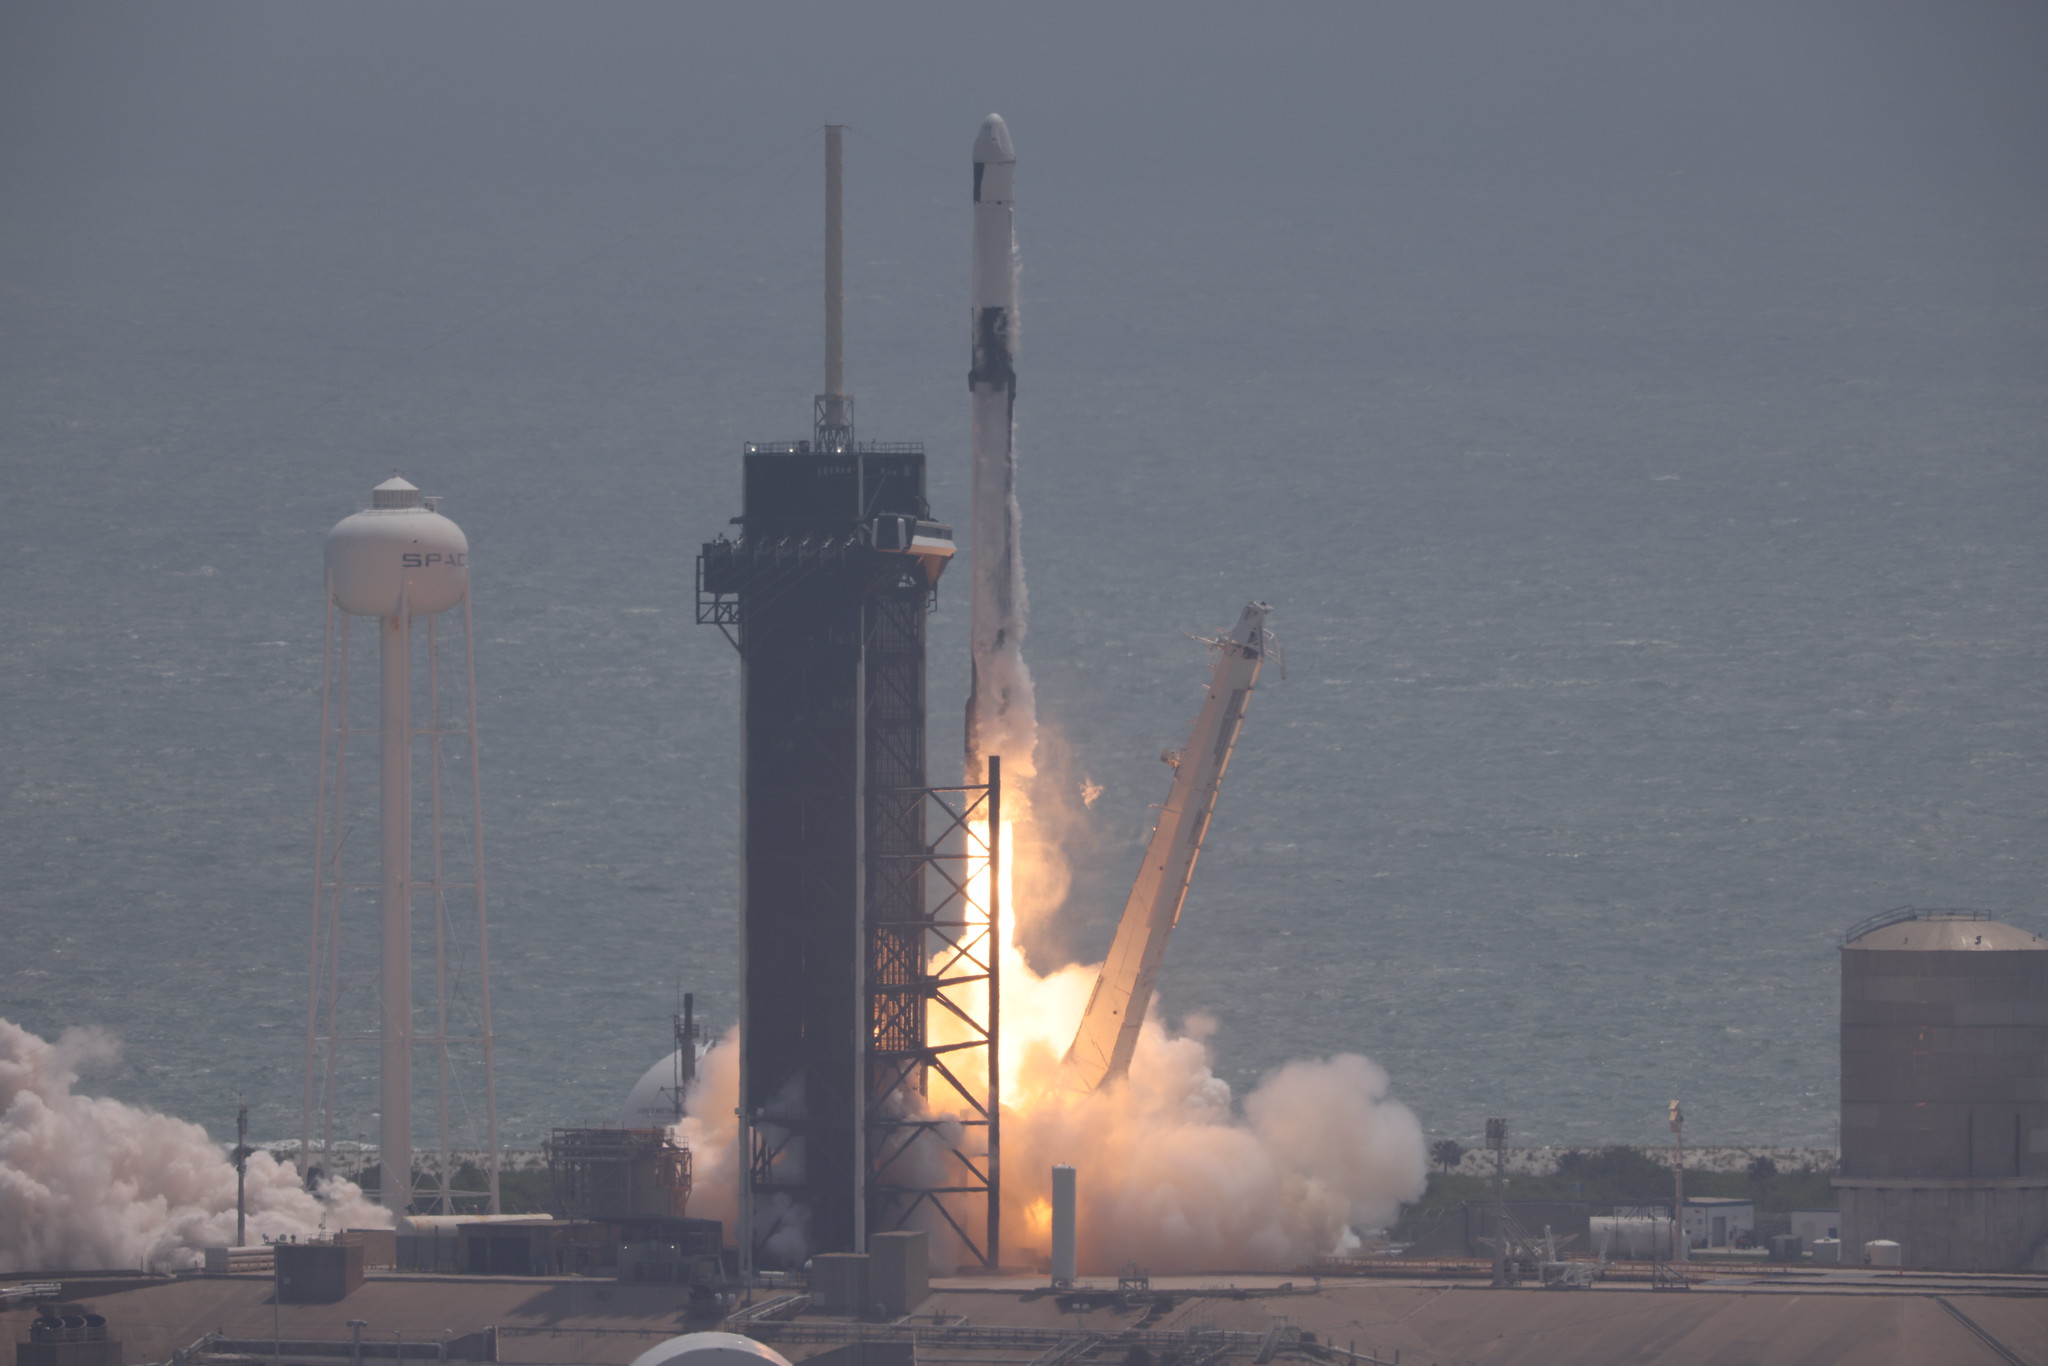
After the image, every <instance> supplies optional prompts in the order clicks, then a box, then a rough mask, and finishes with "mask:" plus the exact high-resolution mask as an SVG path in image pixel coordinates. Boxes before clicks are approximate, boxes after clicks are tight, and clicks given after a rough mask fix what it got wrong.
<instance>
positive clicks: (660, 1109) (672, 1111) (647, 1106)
mask: <svg viewBox="0 0 2048 1366" xmlns="http://www.w3.org/2000/svg"><path fill="white" fill-rule="evenodd" d="M694 1047H695V1048H696V1051H697V1061H698V1062H699V1063H702V1062H703V1061H704V1055H705V1054H706V1053H707V1052H709V1051H710V1047H709V1045H707V1044H701V1043H700V1044H696V1045H694ZM680 1061H681V1058H680V1057H679V1056H678V1055H677V1054H675V1053H671V1054H669V1055H668V1056H667V1057H665V1058H663V1059H662V1060H661V1061H660V1062H658V1063H656V1064H654V1066H652V1067H650V1068H648V1069H647V1070H646V1071H645V1072H642V1073H641V1074H640V1080H639V1081H637V1082H634V1083H633V1089H632V1091H631V1092H629V1093H628V1094H627V1096H626V1103H625V1104H624V1105H623V1106H621V1107H620V1109H619V1127H620V1128H621V1129H666V1128H668V1127H669V1126H670V1125H671V1124H674V1123H675V1122H676V1120H677V1119H678V1118H680V1116H678V1115H677V1113H676V1111H677V1110H678V1109H679V1108H680V1107H679V1106H678V1105H677V1104H676V1073H677V1071H678V1067H677V1064H678V1063H679V1062H680ZM685 1089H687V1087H686V1088H685Z"/></svg>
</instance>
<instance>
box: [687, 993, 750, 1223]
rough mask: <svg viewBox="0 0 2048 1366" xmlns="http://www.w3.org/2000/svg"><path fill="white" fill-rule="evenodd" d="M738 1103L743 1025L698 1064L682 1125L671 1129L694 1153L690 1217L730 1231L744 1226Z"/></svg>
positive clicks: (691, 1174)
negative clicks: (721, 1224) (708, 1221)
mask: <svg viewBox="0 0 2048 1366" xmlns="http://www.w3.org/2000/svg"><path fill="white" fill-rule="evenodd" d="M739 1105H740V1027H739V1026H738V1025H734V1026H733V1027H732V1028H730V1029H728V1030H726V1031H725V1037H724V1038H723V1039H721V1040H719V1043H718V1047H716V1048H713V1049H711V1050H709V1051H708V1052H706V1053H705V1054H704V1056H703V1057H701V1058H699V1059H698V1060H697V1076H696V1079H695V1080H693V1081H692V1082H691V1083H690V1089H689V1091H688V1092H686V1093H685V1094H684V1096H683V1108H684V1114H683V1118H682V1122H681V1123H679V1124H677V1125H675V1126H674V1128H673V1130H672V1131H671V1132H673V1133H674V1134H675V1136H676V1139H677V1141H678V1142H680V1143H682V1144H683V1146H685V1147H687V1148H688V1149H689V1150H690V1217H691V1218H692V1219H716V1220H718V1221H719V1222H721V1223H723V1224H724V1225H725V1226H726V1227H727V1228H728V1229H736V1228H738V1227H739V1226H740V1225H739V1221H740V1204H739V1172H740V1152H739V1141H740V1121H739Z"/></svg>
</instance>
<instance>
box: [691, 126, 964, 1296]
mask: <svg viewBox="0 0 2048 1366" xmlns="http://www.w3.org/2000/svg"><path fill="white" fill-rule="evenodd" d="M840 131H841V130H840V129H838V128H832V127H828V128H827V129H826V142H825V147H826V210H825V318H826V329H825V336H826V344H825V358H826V363H825V376H826V382H825V388H826V392H825V393H824V394H821V395H819V396H818V397H817V400H816V404H815V408H814V420H813V428H812V436H811V439H810V440H809V441H797V442H783V443H761V444H749V445H748V446H746V447H745V450H744V456H743V462H744V470H743V480H742V482H743V494H742V506H741V512H740V515H739V516H738V517H736V518H734V519H733V522H734V523H735V524H736V525H737V527H738V529H739V530H738V534H737V535H736V536H734V535H728V536H721V537H719V538H718V539H716V540H714V541H711V542H709V543H708V544H706V545H705V546H704V547H703V552H702V553H701V555H699V557H698V560H697V620H698V621H699V622H700V623H704V624H708V625H715V626H717V627H718V628H719V629H720V630H722V631H723V632H724V633H725V635H726V637H727V638H728V639H729V640H731V641H732V643H733V645H734V646H735V647H736V648H737V649H738V650H739V653H740V674H741V681H740V690H741V699H742V700H741V707H742V721H741V731H742V739H741V746H742V751H743V759H742V767H743V785H744V793H743V797H742V805H743V816H742V820H743V836H742V840H743V844H744V852H743V858H744V861H745V874H744V875H745V884H746V885H745V899H744V906H743V910H742V930H741V937H742V946H743V947H742V955H743V959H742V965H741V975H742V980H741V993H742V1001H741V1007H740V1015H741V1023H740V1116H739V1118H740V1142H741V1149H742V1152H743V1154H744V1158H745V1163H746V1170H745V1171H744V1172H743V1173H742V1175H741V1188H740V1228H739V1230H738V1235H739V1244H740V1252H741V1259H742V1264H743V1265H744V1266H747V1267H750V1268H751V1267H754V1266H783V1267H796V1266H801V1265H802V1264H803V1262H804V1261H805V1260H806V1259H807V1258H809V1257H811V1256H813V1255H816V1254H818V1253H821V1252H858V1251H865V1250H866V1241H867V1237H868V1235H870V1234H872V1233H881V1232H887V1231H891V1230H894V1229H897V1228H902V1227H905V1226H906V1225H908V1224H912V1223H922V1224H923V1225H925V1226H927V1227H931V1226H934V1225H937V1226H940V1227H950V1229H951V1230H952V1231H953V1233H954V1234H956V1235H957V1236H958V1238H959V1240H960V1243H961V1244H962V1249H963V1251H964V1253H965V1255H966V1256H967V1257H969V1258H970V1259H972V1260H976V1261H980V1262H982V1263H983V1264H985V1265H988V1266H991V1267H992V1266H994V1265H995V1263H996V1258H997V1251H998V1247H999V1242H1000V1215H999V1203H1000V1199H1001V1181H1000V1152H1001V1118H1000V1110H999V1107H998V1105H997V1103H996V1097H997V1096H998V1095H999V1094H1000V1089H999V1081H1000V1078H999V1068H998V1059H999V1057H1000V1050H999V1048H998V1042H999V1041H998V1038H997V1030H996V1017H997V1013H998V1011H997V1004H998V1002H999V1001H1000V986H1001V983H1000V970H1001V952H1000V949H999V935H998V933H997V931H996V929H995V926H997V925H998V924H999V923H1000V909H999V906H998V904H997V903H998V897H997V894H996V893H995V892H994V891H993V889H994V888H997V887H999V886H1000V876H999V872H1000V869H999V864H1000V851H999V849H998V848H997V845H998V844H999V841H998V840H995V839H993V838H992V837H991V836H990V835H989V833H988V832H990V831H996V830H1000V829H1001V765H1000V762H999V761H992V762H991V765H990V776H989V780H988V783H987V784H986V785H985V786H980V787H956V788H933V787H930V786H928V785H927V783H926V773H925V621H926V617H927V615H928V613H929V611H930V609H931V606H932V603H933V601H934V594H935V592H936V589H937V585H938V580H939V575H940V574H941V572H942V571H943V570H944V568H945V566H946V563H947V562H948V560H949V559H950V558H951V556H952V554H953V532H952V528H951V527H949V526H945V525H942V524H940V523H937V522H934V521H932V520H931V509H930V506H929V505H928V504H927V502H926V499H925V457H924V448H923V447H922V446H919V445H914V444H910V443H894V442H859V441H856V440H855V439H854V429H853V399H852V397H851V396H850V395H849V394H847V393H846V391H845V385H844V361H843V346H842V340H841V319H842V311H843V310H842V304H843V289H842V285H841V279H842V263H843V257H842V253H841V245H840V218H841V214H840V203H841V195H840V186H841V173H840V166H841V159H840V148H841V141H840ZM983 869H986V870H987V874H988V875H987V877H986V878H985V879H982V880H980V881H977V878H976V875H977V874H978V873H979V872H980V871H981V870H983ZM977 1003H979V1009H977ZM939 1016H943V1017H944V1018H945V1020H946V1022H947V1023H946V1025H945V1027H944V1028H943V1029H941V1030H938V1031H934V1030H932V1029H930V1028H928V1026H929V1025H930V1023H931V1022H932V1020H933V1019H934V1018H936V1017H939ZM935 1034H936V1035H937V1036H938V1037H939V1038H942V1039H944V1040H945V1041H944V1042H938V1041H935V1038H934V1035H935ZM963 1055H973V1061H974V1064H975V1065H967V1063H968V1059H967V1058H966V1057H963ZM976 1205H981V1206H983V1209H981V1210H979V1211H977V1210H976V1209H974V1208H973V1207H974V1206H976Z"/></svg>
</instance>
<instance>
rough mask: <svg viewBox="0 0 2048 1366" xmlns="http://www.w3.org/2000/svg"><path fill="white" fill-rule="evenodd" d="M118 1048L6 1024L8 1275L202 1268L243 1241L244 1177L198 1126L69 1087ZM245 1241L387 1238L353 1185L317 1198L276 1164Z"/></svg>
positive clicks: (0, 1169)
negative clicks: (239, 1211)
mask: <svg viewBox="0 0 2048 1366" xmlns="http://www.w3.org/2000/svg"><path fill="white" fill-rule="evenodd" d="M119 1053H120V1047H119V1044H118V1043H117V1042H116V1041H115V1039H114V1038H113V1036H112V1035H110V1034H108V1033H106V1032H104V1031H102V1030H97V1029H67V1030H65V1031H64V1033H63V1035H62V1036H61V1037H60V1038H58V1039H57V1041H56V1042H54V1043H52V1042H50V1041H49V1040H47V1039H43V1038H41V1037H39V1036H37V1035H35V1034H33V1033H31V1032H29V1031H28V1030H26V1029H23V1028H22V1027H21V1026H19V1025H17V1024H14V1023H13V1022H12V1021H9V1020H5V1019H0V1271H38V1270H60V1269H77V1270H91V1269H97V1268H117V1267H131V1266H132V1267H151V1268H154V1269H157V1270H165V1269H181V1268H186V1267H196V1266H199V1265H200V1264H201V1263H202V1262H203V1261H204V1254H203V1252H202V1251H201V1249H204V1248H208V1247H226V1246H227V1245H229V1244H231V1243H233V1242H234V1240H235V1169H234V1166H233V1164H232V1163H230V1162H229V1161H228V1158H227V1156H226V1154H224V1153H223V1152H222V1151H221V1149H220V1147H219V1146H218V1145H216V1144H215V1143H214V1142H213V1140H212V1139H210V1138H208V1137H207V1134H206V1130H204V1129H203V1128H201V1127H200V1126H199V1125H197V1124H193V1123H190V1122H188V1121H186V1120H182V1119H174V1118H172V1117H171V1116H169V1115H162V1114H158V1113H156V1112H155V1111H152V1110H144V1109H139V1108H137V1107H135V1106H132V1105H125V1104H123V1103H122V1102H120V1101H117V1100H110V1099H107V1098H105V1097H95V1096H84V1095H80V1094H78V1093H77V1092H76V1091H75V1090H74V1089H73V1088H74V1087H75V1086H76V1084H77V1082H78V1076H79V1073H80V1072H81V1071H83V1070H85V1069H86V1068H89V1067H91V1066H93V1065H95V1064H100V1063H106V1062H111V1061H112V1060H113V1059H114V1058H116V1057H117V1056H119ZM248 1217H249V1239H250V1241H251V1242H256V1241H259V1240H260V1238H261V1237H262V1236H264V1235H268V1236H270V1237H272V1238H276V1237H280V1236H283V1235H287V1234H290V1235H296V1236H299V1237H305V1236H307V1235H310V1234H314V1233H318V1232H320V1231H321V1230H322V1229H326V1230H329V1231H332V1230H337V1229H343V1228H370V1227H376V1228H383V1227H388V1226H389V1224H390V1222H391V1219H390V1216H389V1214H387V1213H386V1212H385V1211H384V1210H383V1209H382V1208H380V1207H378V1206H376V1205H373V1204H370V1203H369V1202H368V1201H366V1200H364V1199H363V1195H362V1192H361V1191H360V1190H358V1189H357V1188H356V1186H355V1185H354V1184H353V1183H352V1182H348V1181H342V1180H331V1181H328V1182H325V1183H323V1184H322V1186H321V1190H320V1193H319V1195H317V1196H316V1195H314V1194H312V1193H311V1192H308V1191H307V1190H306V1189H305V1188H304V1186H303V1185H301V1184H300V1182H299V1177H298V1173H297V1172H296V1171H295V1170H294V1169H293V1168H292V1167H291V1166H290V1165H289V1164H284V1163H280V1162H278V1161H277V1160H276V1159H275V1158H273V1157H272V1156H271V1155H270V1154H269V1153H266V1152H258V1153H256V1154H255V1155H253V1156H252V1157H251V1158H250V1159H249V1163H248Z"/></svg>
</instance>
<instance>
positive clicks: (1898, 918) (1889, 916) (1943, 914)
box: [1841, 906, 1994, 946]
mask: <svg viewBox="0 0 2048 1366" xmlns="http://www.w3.org/2000/svg"><path fill="white" fill-rule="evenodd" d="M1993 918H1994V917H1993V916H1992V914H1991V912H1989V911H1979V910H1972V909H1970V908H1969V907H1961V906H1933V907H1930V906H1894V907H1892V908H1891V909H1890V910H1888V911H1879V912H1878V913H1877V914H1876V915H1872V916H1865V917H1864V918H1863V919H1861V920H1859V921H1857V922H1856V923H1855V924H1853V925H1851V926H1850V927H1849V928H1848V929H1847V930H1846V931H1844V932H1843V934H1842V939H1841V943H1842V944H1843V945H1844V946H1846V945H1848V944H1849V943H1851V942H1852V941H1854V940H1858V939H1861V938H1862V937H1863V936H1864V935H1866V934H1869V933H1870V932H1871V931H1872V930H1881V929H1883V928H1884V927H1885V926H1887V925H1897V924H1900V923H1902V922H1904V921H1907V920H1990V919H1993Z"/></svg>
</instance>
